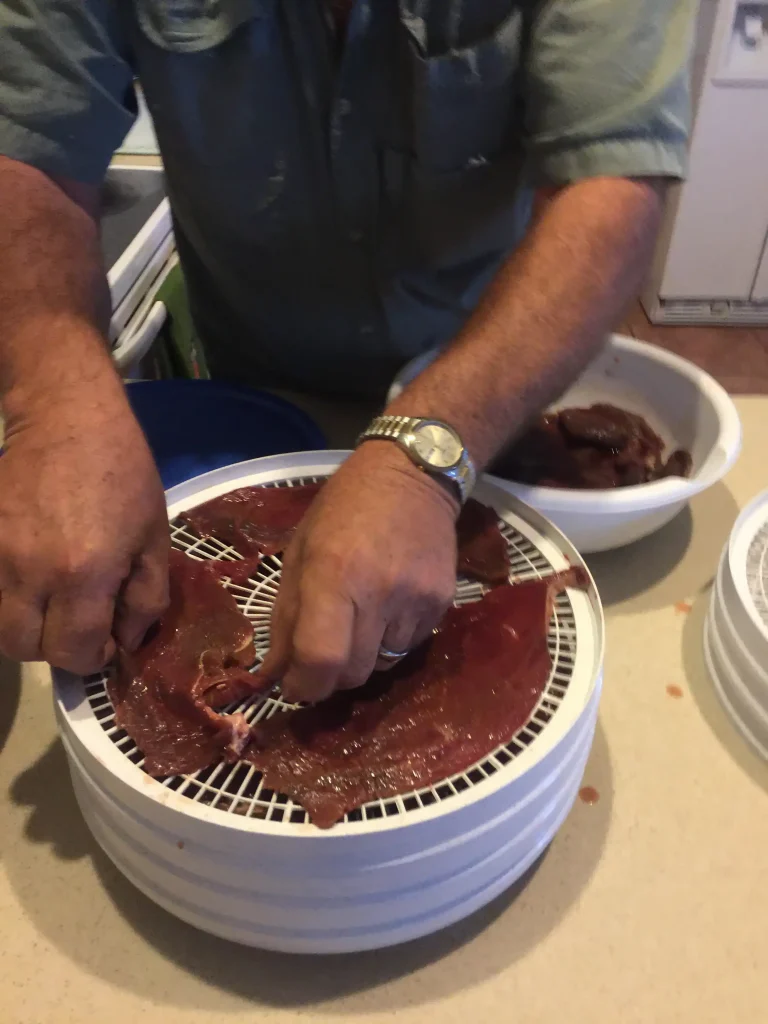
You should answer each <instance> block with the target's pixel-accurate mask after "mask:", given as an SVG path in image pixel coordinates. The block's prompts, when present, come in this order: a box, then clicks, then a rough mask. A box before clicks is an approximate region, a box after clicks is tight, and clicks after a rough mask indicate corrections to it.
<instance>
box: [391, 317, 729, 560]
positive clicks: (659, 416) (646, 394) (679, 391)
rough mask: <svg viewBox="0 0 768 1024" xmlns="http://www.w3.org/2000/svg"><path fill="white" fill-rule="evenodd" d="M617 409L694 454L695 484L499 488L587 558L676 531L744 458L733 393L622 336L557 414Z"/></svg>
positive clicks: (401, 383)
mask: <svg viewBox="0 0 768 1024" xmlns="http://www.w3.org/2000/svg"><path fill="white" fill-rule="evenodd" d="M436 355H437V353H436V352H435V351H433V352H428V353H424V354H423V355H421V356H419V358H418V359H415V360H413V361H412V362H411V363H409V364H408V365H407V366H406V367H405V368H404V369H403V370H402V371H401V373H400V374H399V375H398V376H397V377H396V378H395V381H394V383H393V385H392V388H391V389H390V400H391V399H394V398H395V397H397V395H399V394H400V393H401V392H402V391H403V389H404V388H405V387H406V386H407V385H408V384H409V383H410V382H411V381H412V380H413V379H414V378H415V377H416V376H417V375H418V374H419V373H421V371H422V370H424V369H426V367H427V366H428V365H429V364H430V362H432V360H433V359H434V358H435V357H436ZM593 402H610V403H612V404H614V405H617V406H619V407H620V408H622V409H626V410H628V411H629V412H634V413H639V414H640V415H641V416H643V417H645V419H646V420H647V421H648V423H649V424H650V425H651V426H652V427H653V429H654V430H656V431H657V432H658V433H659V435H660V436H661V437H662V438H663V440H664V442H665V444H666V445H667V450H668V451H671V450H673V449H674V448H686V449H687V450H688V451H690V453H691V456H692V458H693V469H692V472H691V476H690V477H689V478H688V479H682V478H681V477H669V478H667V479H665V480H656V481H654V482H653V483H649V484H638V485H636V486H634V487H622V488H617V489H615V490H583V491H580V490H566V489H560V488H555V487H528V486H525V485H523V484H516V483H512V482H510V481H507V480H498V481H496V482H498V483H499V484H500V485H501V486H502V487H505V488H506V489H507V490H509V491H511V492H512V493H513V494H515V495H517V496H518V497H519V498H521V499H522V500H523V501H525V502H527V503H528V504H529V505H532V506H533V507H534V508H535V509H538V511H539V512H541V513H542V514H543V515H545V516H546V517H547V518H548V519H550V520H552V522H553V523H555V525H556V526H558V527H559V528H560V529H561V530H562V531H563V533H565V535H566V536H567V537H568V539H569V540H570V541H571V542H572V543H573V544H574V545H575V546H576V548H578V550H579V551H580V552H581V553H582V554H589V553H590V552H593V551H608V550H610V549H612V548H618V547H622V546H623V545H625V544H630V543H631V542H632V541H635V540H639V539H640V538H641V537H646V536H648V534H651V533H653V532H654V531H655V530H658V529H659V528H660V527H661V526H664V525H665V524H666V523H668V522H669V521H670V520H671V519H673V518H674V516H676V515H677V513H678V512H680V511H681V509H683V508H684V507H685V506H686V505H687V504H688V502H689V501H690V499H691V498H692V497H693V496H694V495H696V494H699V493H700V492H701V491H704V490H706V489H707V488H708V487H711V486H712V485H713V484H715V483H717V481H718V480H720V479H721V477H723V476H724V475H725V473H727V472H728V470H729V469H730V468H731V466H732V465H733V463H734V462H735V461H736V458H737V457H738V454H739V451H740V450H741V423H740V420H739V414H738V412H737V411H736V407H735V406H734V404H733V402H732V401H731V399H730V398H729V397H728V394H727V393H726V391H725V390H724V389H723V388H722V387H721V386H720V385H719V384H718V383H717V382H716V381H715V380H713V379H712V377H710V376H709V374H708V373H705V372H704V371H703V370H700V369H699V368H698V367H697V366H694V365H693V363H690V362H688V360H687V359H681V358H680V356H676V355H672V354H671V353H670V352H667V351H665V350H664V349H661V348H659V347H658V346H656V345H651V344H649V343H648V342H644V341H637V340H636V339H634V338H628V337H625V336H623V335H620V334H614V335H611V337H610V338H609V339H608V341H607V343H606V345H605V348H604V349H603V351H602V352H601V354H600V355H599V356H598V357H597V359H595V361H594V362H593V363H592V364H591V365H590V366H589V367H588V368H587V370H586V371H585V372H584V374H583V375H582V376H581V377H580V378H579V379H578V380H577V381H576V383H575V384H574V385H573V387H571V388H570V389H569V390H568V391H567V392H566V393H565V394H564V395H563V396H562V398H561V399H560V400H559V401H558V402H556V403H555V405H553V406H552V408H553V409H563V408H567V407H569V406H584V405H591V404H592V403H593Z"/></svg>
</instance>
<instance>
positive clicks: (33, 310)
mask: <svg viewBox="0 0 768 1024" xmlns="http://www.w3.org/2000/svg"><path fill="white" fill-rule="evenodd" d="M95 197H96V190H95V189H88V188H85V187H80V186H77V185H75V184H72V185H71V186H70V187H67V185H66V184H56V183H54V182H53V181H52V180H51V179H50V178H48V177H46V176H45V175H44V174H41V173H40V172H39V171H37V170H35V169H34V168H31V167H27V166H25V165H24V164H21V163H18V162H17V161H15V160H9V159H7V158H4V157H0V402H1V403H2V406H3V408H4V410H5V411H6V413H13V412H14V411H15V409H16V408H17V407H19V406H21V407H24V406H27V405H29V404H30V403H34V402H45V401H49V400H50V398H51V396H52V395H55V394H56V393H59V392H61V391H62V390H64V389H66V388H67V387H68V386H70V385H80V384H82V383H85V382H87V381H89V380H90V381H95V380H99V379H101V378H103V379H105V380H111V379H113V378H114V372H113V370H112V367H111V360H110V357H109V353H108V351H107V348H106V344H105V333H106V329H107V325H108V323H109V295H108V292H107V289H106V279H105V276H104V270H103V265H102V259H101V252H100V246H99V235H98V225H97V223H96V209H95V206H96V202H95Z"/></svg>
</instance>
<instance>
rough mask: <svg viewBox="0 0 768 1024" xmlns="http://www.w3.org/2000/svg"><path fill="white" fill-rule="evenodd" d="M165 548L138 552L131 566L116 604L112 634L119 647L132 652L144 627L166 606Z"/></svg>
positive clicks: (160, 547) (166, 556)
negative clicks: (140, 553) (139, 553)
mask: <svg viewBox="0 0 768 1024" xmlns="http://www.w3.org/2000/svg"><path fill="white" fill-rule="evenodd" d="M169 600H170V594H169V588H168V548H167V546H166V545H162V546H160V545H158V550H155V551H152V552H146V553H144V554H142V555H140V556H139V557H138V558H137V559H136V560H135V561H134V563H133V565H132V567H131V573H130V575H129V577H128V579H127V580H126V581H125V583H124V584H123V587H122V589H121V591H120V594H119V596H118V599H117V602H116V606H115V622H114V629H113V632H114V636H115V639H116V640H117V642H118V643H119V644H120V646H121V647H124V648H125V650H127V651H135V650H136V648H137V647H140V646H141V643H142V641H143V640H144V637H145V636H146V635H147V630H148V629H150V627H152V626H154V624H155V623H156V622H157V620H158V619H159V618H160V616H161V615H162V614H163V612H164V611H165V610H166V608H167V607H168V602H169Z"/></svg>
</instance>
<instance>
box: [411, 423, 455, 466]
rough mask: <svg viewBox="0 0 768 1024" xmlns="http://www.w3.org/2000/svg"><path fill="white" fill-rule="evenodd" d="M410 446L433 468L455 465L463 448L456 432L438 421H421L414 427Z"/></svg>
mask: <svg viewBox="0 0 768 1024" xmlns="http://www.w3.org/2000/svg"><path fill="white" fill-rule="evenodd" d="M411 447H412V448H413V451H414V452H415V453H416V454H417V455H418V456H419V458H420V459H422V460H423V461H424V462H425V463H426V464H427V465H428V466H433V467H434V468H435V469H450V468H451V467H452V466H455V465H456V463H457V462H458V461H459V460H460V459H461V453H462V450H463V449H462V445H461V441H460V440H459V439H458V437H457V436H456V434H454V432H453V431H452V430H448V428H447V427H444V426H442V425H441V424H440V423H422V424H421V425H420V426H418V427H416V429H415V430H414V431H413V443H412V445H411Z"/></svg>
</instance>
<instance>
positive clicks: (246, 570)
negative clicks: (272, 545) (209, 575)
mask: <svg viewBox="0 0 768 1024" xmlns="http://www.w3.org/2000/svg"><path fill="white" fill-rule="evenodd" d="M261 558H262V556H261V555H246V557H245V558H237V559H233V560H230V559H228V558H213V559H211V561H210V562H209V563H208V564H209V565H210V566H211V567H212V568H213V569H215V570H216V572H217V573H218V574H219V575H220V576H226V577H227V578H228V579H229V581H230V583H234V584H235V586H239V587H242V586H244V585H245V584H246V583H247V582H248V580H249V579H250V578H251V577H252V576H253V575H254V573H255V572H256V570H257V569H258V568H259V566H260V565H261Z"/></svg>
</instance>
